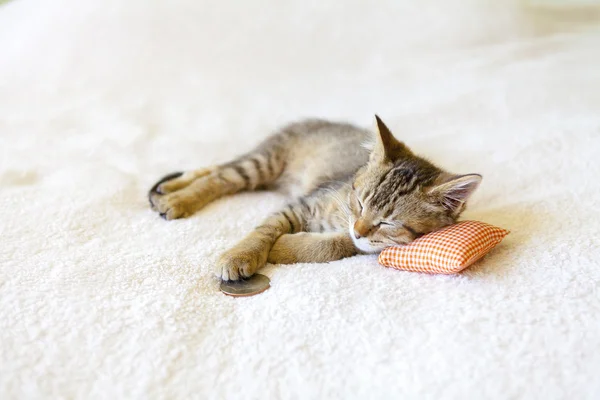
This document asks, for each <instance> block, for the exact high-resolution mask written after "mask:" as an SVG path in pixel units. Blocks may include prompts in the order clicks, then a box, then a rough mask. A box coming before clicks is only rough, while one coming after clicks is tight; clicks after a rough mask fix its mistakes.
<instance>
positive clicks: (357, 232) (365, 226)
mask: <svg viewBox="0 0 600 400" xmlns="http://www.w3.org/2000/svg"><path fill="white" fill-rule="evenodd" d="M373 228H374V226H373V225H371V224H369V223H367V222H365V220H364V219H362V218H359V219H358V220H357V221H356V222H355V223H354V237H355V238H356V239H360V238H362V237H366V236H369V233H371V231H372V230H373Z"/></svg>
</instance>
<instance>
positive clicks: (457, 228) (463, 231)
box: [379, 221, 509, 274]
mask: <svg viewBox="0 0 600 400" xmlns="http://www.w3.org/2000/svg"><path fill="white" fill-rule="evenodd" d="M508 234H509V231H507V230H505V229H502V228H498V227H495V226H493V225H489V224H486V223H484V222H479V221H464V222H459V223H457V224H454V225H451V226H449V227H446V228H444V229H441V230H439V231H436V232H432V233H430V234H427V235H425V236H422V237H420V238H418V239H416V240H415V241H413V242H412V243H410V244H408V245H405V246H394V247H388V248H387V249H384V250H383V251H382V252H381V254H379V262H380V263H381V264H382V265H385V266H386V267H392V268H396V269H401V270H404V271H413V272H425V273H428V274H455V273H457V272H460V271H462V270H463V269H465V268H467V267H468V266H469V265H471V264H473V263H474V262H475V261H477V260H479V259H480V258H481V257H483V256H484V255H486V254H487V253H488V252H489V251H490V250H491V249H492V248H494V247H495V246H496V245H497V244H498V243H500V242H501V241H502V239H504V237H505V236H506V235H508Z"/></svg>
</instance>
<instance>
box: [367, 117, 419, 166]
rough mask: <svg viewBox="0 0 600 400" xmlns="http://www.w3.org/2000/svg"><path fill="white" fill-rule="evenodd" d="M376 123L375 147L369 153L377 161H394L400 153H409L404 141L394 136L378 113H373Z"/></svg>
mask: <svg viewBox="0 0 600 400" xmlns="http://www.w3.org/2000/svg"><path fill="white" fill-rule="evenodd" d="M375 123H376V125H377V139H376V142H375V148H374V149H373V152H372V153H371V155H372V157H374V158H375V159H376V160H377V161H380V162H385V161H394V160H396V159H397V158H398V157H400V156H401V155H406V154H407V153H408V154H411V152H410V150H409V149H408V147H406V145H405V144H404V143H402V142H401V141H399V140H398V139H396V138H395V137H394V135H393V134H392V132H391V131H390V130H389V128H388V127H387V126H386V125H385V124H384V123H383V121H382V120H381V118H379V116H378V115H375Z"/></svg>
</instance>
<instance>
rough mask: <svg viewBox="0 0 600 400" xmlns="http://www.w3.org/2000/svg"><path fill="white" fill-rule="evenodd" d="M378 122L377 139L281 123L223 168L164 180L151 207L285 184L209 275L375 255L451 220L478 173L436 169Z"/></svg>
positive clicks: (178, 213)
mask: <svg viewBox="0 0 600 400" xmlns="http://www.w3.org/2000/svg"><path fill="white" fill-rule="evenodd" d="M375 118H376V122H377V134H376V135H372V134H371V133H370V132H369V131H367V130H364V129H360V128H357V127H355V126H352V125H348V124H340V123H332V122H327V121H322V120H307V121H303V122H298V123H294V124H291V125H288V126H286V127H284V128H283V129H281V130H280V131H279V132H278V133H276V134H275V135H273V136H271V137H270V138H268V139H267V140H266V141H264V142H263V143H262V144H260V145H259V146H258V147H257V148H256V149H254V150H253V151H251V152H250V153H247V154H245V155H243V156H241V157H239V158H237V159H235V160H234V161H231V162H229V163H227V164H223V165H219V166H214V167H210V168H205V169H200V170H196V171H189V172H185V173H175V174H171V175H168V176H166V177H164V178H163V179H161V180H160V181H159V182H158V183H156V184H155V185H154V187H153V188H152V189H151V190H150V193H149V195H148V196H149V200H150V204H151V206H152V208H153V209H154V210H155V211H158V212H159V213H160V215H161V216H162V217H163V218H165V219H167V220H171V219H176V218H183V217H187V216H189V215H191V214H193V213H194V212H196V211H198V210H200V209H201V208H202V207H204V206H205V205H207V204H208V203H210V202H211V201H214V200H216V199H218V198H220V197H222V196H225V195H231V194H234V193H236V192H240V191H242V190H257V189H262V188H270V187H275V186H278V187H280V188H283V189H286V190H287V192H288V193H289V195H290V197H291V198H292V199H293V200H291V202H290V203H289V204H288V205H287V206H286V207H284V208H283V209H282V210H280V211H279V212H277V213H275V214H273V215H271V216H269V217H268V218H266V219H265V220H264V221H263V222H262V223H261V224H260V225H259V226H257V227H256V228H255V229H254V230H253V231H252V232H250V234H248V235H247V236H246V237H245V238H244V239H242V240H241V241H240V242H239V243H238V244H237V245H236V246H234V247H233V248H232V249H230V250H228V251H226V252H225V253H224V254H223V255H221V257H220V258H219V260H218V262H217V264H216V270H215V273H216V275H217V277H219V278H221V279H223V280H238V279H242V278H246V277H249V276H251V275H252V274H254V273H255V272H256V271H257V269H259V268H260V267H262V266H263V265H265V264H266V263H267V262H270V263H273V264H290V263H297V262H327V261H333V260H339V259H341V258H344V257H350V256H353V255H355V254H359V253H376V252H379V251H381V250H382V249H383V248H385V247H388V246H391V245H395V244H405V243H409V242H410V241H412V240H414V239H415V238H417V237H419V236H421V235H423V234H426V233H428V232H432V231H434V230H437V229H440V228H442V227H444V226H447V225H450V224H452V223H454V222H455V221H456V219H457V218H458V216H459V215H460V213H461V212H462V211H463V210H464V208H465V202H466V201H467V199H468V198H469V196H470V195H471V194H472V193H473V191H474V190H475V189H476V188H477V186H478V185H479V183H480V182H481V175H478V174H468V175H453V174H450V173H447V172H445V171H443V170H442V169H440V168H438V167H436V166H435V165H433V164H432V163H430V162H429V161H427V160H425V159H423V158H420V157H418V156H416V155H414V154H413V153H412V152H411V150H410V149H409V148H408V147H406V145H404V143H402V142H400V141H398V140H397V139H396V138H394V136H393V135H392V133H391V132H390V130H389V129H388V128H387V126H385V124H384V123H383V121H381V119H379V117H377V116H376V117H375ZM373 136H374V138H373ZM373 139H374V140H373ZM365 143H366V145H365ZM368 147H371V149H370V150H369V149H368Z"/></svg>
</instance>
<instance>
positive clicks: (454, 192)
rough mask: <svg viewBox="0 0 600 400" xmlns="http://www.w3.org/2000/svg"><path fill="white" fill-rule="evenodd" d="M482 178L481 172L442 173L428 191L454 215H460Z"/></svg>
mask: <svg viewBox="0 0 600 400" xmlns="http://www.w3.org/2000/svg"><path fill="white" fill-rule="evenodd" d="M481 179H482V176H481V175H479V174H468V175H450V174H442V175H440V177H439V178H438V179H437V180H436V183H435V184H434V186H432V187H431V188H430V189H429V190H428V192H429V194H430V195H431V196H432V197H433V199H434V201H435V202H436V203H438V204H441V205H442V206H443V207H444V208H446V209H447V210H448V211H450V213H451V214H452V215H453V216H458V215H459V214H460V213H461V212H462V211H463V210H464V208H465V203H466V202H467V200H468V199H469V197H471V195H472V194H473V192H474V191H475V189H477V187H478V186H479V184H480V183H481Z"/></svg>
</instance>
